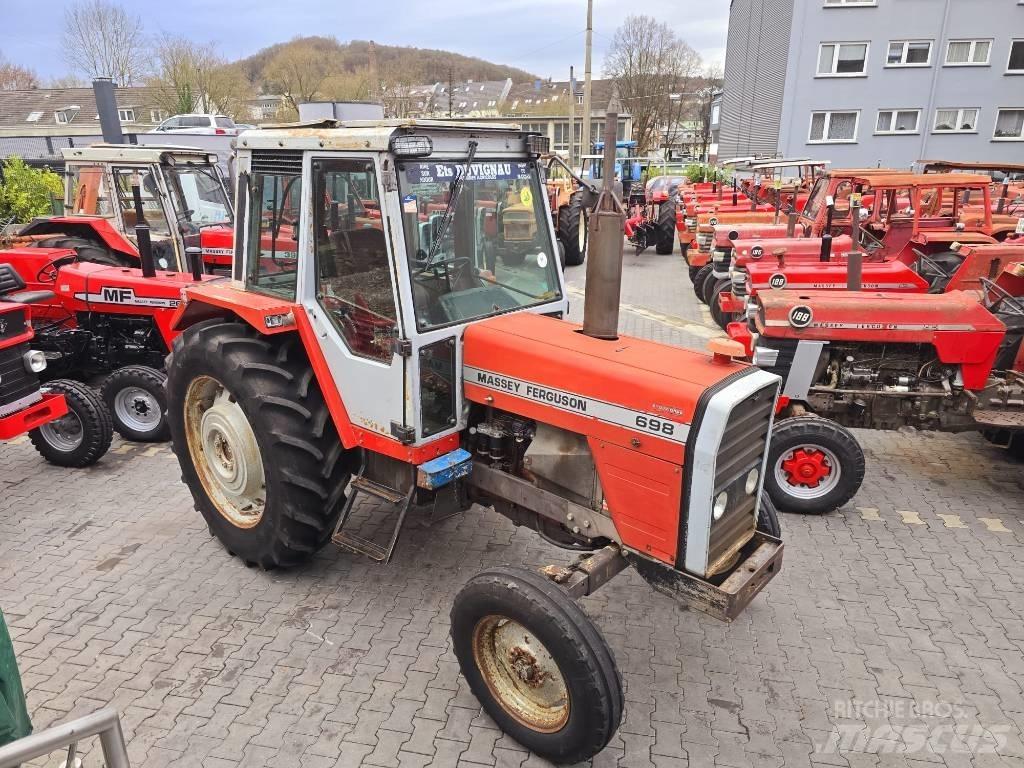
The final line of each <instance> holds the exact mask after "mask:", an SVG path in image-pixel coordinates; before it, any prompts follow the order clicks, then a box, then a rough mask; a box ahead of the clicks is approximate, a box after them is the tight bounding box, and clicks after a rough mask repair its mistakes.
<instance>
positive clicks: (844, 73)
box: [818, 43, 868, 77]
mask: <svg viewBox="0 0 1024 768" xmlns="http://www.w3.org/2000/svg"><path fill="white" fill-rule="evenodd" d="M867 65H868V44H867V43H822V44H821V48H820V49H819V50H818V76H819V77H858V76H860V75H863V74H865V73H866V71H867Z"/></svg>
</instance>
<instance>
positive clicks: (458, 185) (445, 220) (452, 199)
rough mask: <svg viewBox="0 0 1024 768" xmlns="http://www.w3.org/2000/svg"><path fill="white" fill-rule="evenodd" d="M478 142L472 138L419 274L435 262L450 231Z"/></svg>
mask: <svg viewBox="0 0 1024 768" xmlns="http://www.w3.org/2000/svg"><path fill="white" fill-rule="evenodd" d="M476 148H477V142H476V141H474V140H472V139H470V141H469V154H467V155H466V164H465V165H463V166H462V172H461V173H460V174H459V176H458V178H456V179H455V186H454V188H453V189H452V193H451V194H450V195H449V196H448V205H446V206H445V208H444V213H443V214H441V225H440V227H438V232H437V235H436V236H435V237H434V242H432V243H431V244H430V253H428V254H427V258H426V261H425V263H424V264H423V266H422V267H420V269H419V272H417V274H420V273H423V272H426V271H427V270H428V269H430V267H431V266H433V264H434V257H435V256H437V251H438V249H440V247H441V241H442V240H444V236H445V235H446V234H447V233H448V226H449V225H450V224H451V220H452V216H453V214H454V213H455V206H456V205H457V204H458V202H459V197H460V196H461V195H462V188H463V187H464V186H465V181H466V176H468V175H469V169H470V168H471V167H472V165H473V158H474V157H476Z"/></svg>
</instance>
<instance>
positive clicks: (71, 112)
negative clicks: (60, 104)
mask: <svg viewBox="0 0 1024 768" xmlns="http://www.w3.org/2000/svg"><path fill="white" fill-rule="evenodd" d="M80 109H81V107H79V106H78V105H77V104H72V105H71V106H70V107H64V109H60V110H58V111H56V112H54V113H53V119H54V120H56V121H57V123H58V125H67V124H68V123H70V122H71V121H72V120H74V119H75V118H76V117H77V116H78V112H79V110H80Z"/></svg>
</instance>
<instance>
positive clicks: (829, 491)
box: [764, 416, 865, 514]
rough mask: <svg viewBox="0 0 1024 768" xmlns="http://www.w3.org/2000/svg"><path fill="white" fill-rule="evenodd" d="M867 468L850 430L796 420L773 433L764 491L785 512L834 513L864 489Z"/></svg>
mask: <svg viewBox="0 0 1024 768" xmlns="http://www.w3.org/2000/svg"><path fill="white" fill-rule="evenodd" d="M864 464H865V462H864V451H863V450H862V449H861V447H860V444H859V443H858V442H857V439H856V438H855V437H854V436H853V435H852V434H851V433H850V431H849V430H848V429H846V428H845V427H842V426H840V425H839V424H836V423H835V422H833V421H829V420H828V419H823V418H821V417H820V416H793V417H790V418H787V419H782V420H781V421H778V422H776V424H775V428H774V429H773V430H772V437H771V447H770V448H769V449H768V468H767V472H766V473H765V479H764V487H765V490H766V491H768V493H769V495H770V496H771V497H772V501H774V502H775V505H776V506H777V507H778V508H779V509H781V510H782V511H784V512H800V513H803V514H820V513H822V512H830V511H832V510H833V509H837V508H839V507H841V506H842V505H843V504H845V503H846V502H848V501H849V500H850V499H852V498H853V497H854V495H855V494H856V493H857V491H858V490H860V486H861V483H863V482H864Z"/></svg>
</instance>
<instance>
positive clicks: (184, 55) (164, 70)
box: [150, 35, 253, 117]
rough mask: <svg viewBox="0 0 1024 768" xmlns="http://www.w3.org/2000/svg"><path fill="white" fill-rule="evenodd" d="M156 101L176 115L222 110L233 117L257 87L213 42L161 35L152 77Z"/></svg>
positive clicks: (242, 110) (239, 113) (242, 109)
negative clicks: (224, 56)
mask: <svg viewBox="0 0 1024 768" xmlns="http://www.w3.org/2000/svg"><path fill="white" fill-rule="evenodd" d="M150 85H152V86H154V87H155V88H156V97H155V100H156V101H157V103H158V106H159V107H160V108H161V109H164V110H166V111H167V112H170V113H172V114H177V113H182V112H197V111H198V112H219V113H223V114H226V115H231V116H232V117H235V116H240V115H242V114H243V113H244V111H245V101H246V99H248V98H250V97H251V96H252V92H253V88H252V86H251V85H250V83H249V81H248V80H247V79H246V77H245V75H244V73H243V72H242V70H241V69H240V68H239V67H238V66H236V65H232V64H227V63H226V62H225V61H224V59H223V58H221V56H220V55H219V54H218V53H217V52H216V49H215V48H214V46H213V45H212V44H210V43H206V44H200V43H195V42H192V41H191V40H187V39H185V38H183V37H174V36H171V35H163V36H161V37H160V38H159V39H158V41H157V43H156V73H155V74H154V75H153V77H152V78H151V79H150Z"/></svg>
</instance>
